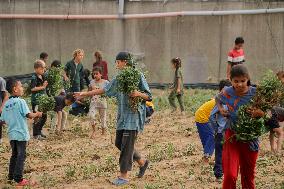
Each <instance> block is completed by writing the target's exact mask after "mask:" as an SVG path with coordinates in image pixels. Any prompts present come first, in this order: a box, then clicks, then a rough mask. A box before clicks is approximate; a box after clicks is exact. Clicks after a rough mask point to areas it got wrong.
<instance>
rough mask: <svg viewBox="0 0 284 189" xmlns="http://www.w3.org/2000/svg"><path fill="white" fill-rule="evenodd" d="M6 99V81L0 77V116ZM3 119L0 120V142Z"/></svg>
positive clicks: (0, 140)
mask: <svg viewBox="0 0 284 189" xmlns="http://www.w3.org/2000/svg"><path fill="white" fill-rule="evenodd" d="M7 100H8V92H7V91H6V81H5V80H4V79H3V78H2V77H0V116H1V113H2V110H3V108H4V104H5V102H6V101H7ZM3 125H4V121H2V120H0V144H1V143H2V127H3Z"/></svg>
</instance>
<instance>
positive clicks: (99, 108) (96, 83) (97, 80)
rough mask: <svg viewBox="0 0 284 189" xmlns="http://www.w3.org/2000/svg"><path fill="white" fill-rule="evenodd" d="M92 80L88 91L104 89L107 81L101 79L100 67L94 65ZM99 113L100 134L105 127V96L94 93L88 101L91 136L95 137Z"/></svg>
mask: <svg viewBox="0 0 284 189" xmlns="http://www.w3.org/2000/svg"><path fill="white" fill-rule="evenodd" d="M92 78H93V79H92V80H91V83H90V85H89V89H90V91H92V90H96V89H104V88H105V87H106V86H107V84H109V81H107V80H104V79H102V69H101V68H100V67H95V68H94V70H93V73H92ZM97 113H99V115H100V120H101V124H102V126H101V127H102V135H104V134H105V130H106V128H107V123H106V119H107V101H106V98H105V97H103V96H99V95H94V96H93V97H92V100H91V103H90V110H89V114H88V115H89V117H90V118H91V125H92V128H93V133H92V134H91V138H95V131H96V121H95V120H96V114H97Z"/></svg>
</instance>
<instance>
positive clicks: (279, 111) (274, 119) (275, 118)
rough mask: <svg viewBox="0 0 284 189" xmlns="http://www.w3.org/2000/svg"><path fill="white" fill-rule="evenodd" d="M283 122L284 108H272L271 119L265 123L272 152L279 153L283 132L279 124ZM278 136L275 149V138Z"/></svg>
mask: <svg viewBox="0 0 284 189" xmlns="http://www.w3.org/2000/svg"><path fill="white" fill-rule="evenodd" d="M283 121H284V108H281V107H277V106H274V107H273V108H272V109H271V118H270V119H269V120H268V121H267V122H266V123H265V124H266V125H268V126H269V129H270V134H269V141H270V147H271V151H272V152H280V150H281V145H282V142H283V130H282V128H281V127H280V124H279V122H283ZM274 134H276V135H277V136H278V141H277V147H275V136H274Z"/></svg>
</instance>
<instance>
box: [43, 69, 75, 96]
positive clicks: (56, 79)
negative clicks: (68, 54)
mask: <svg viewBox="0 0 284 189" xmlns="http://www.w3.org/2000/svg"><path fill="white" fill-rule="evenodd" d="M63 72H64V68H63V67H62V66H61V67H51V68H49V70H48V74H47V76H46V80H47V82H48V86H47V91H48V93H49V94H50V95H51V96H56V95H58V94H59V93H60V91H61V90H62V89H64V88H65V89H67V90H68V89H69V88H70V82H68V81H63V78H62V75H63Z"/></svg>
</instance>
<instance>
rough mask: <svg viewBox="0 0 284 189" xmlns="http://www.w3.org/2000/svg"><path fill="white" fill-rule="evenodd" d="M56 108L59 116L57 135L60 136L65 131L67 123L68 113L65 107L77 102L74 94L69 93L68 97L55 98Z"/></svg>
mask: <svg viewBox="0 0 284 189" xmlns="http://www.w3.org/2000/svg"><path fill="white" fill-rule="evenodd" d="M54 99H55V108H54V111H55V112H56V114H57V124H56V133H57V134H59V133H61V131H64V129H65V124H66V121H67V113H66V112H65V111H64V110H63V109H64V107H65V106H70V105H71V104H73V103H74V102H75V100H76V99H75V97H74V94H73V93H68V94H67V95H66V96H55V97H54Z"/></svg>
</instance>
